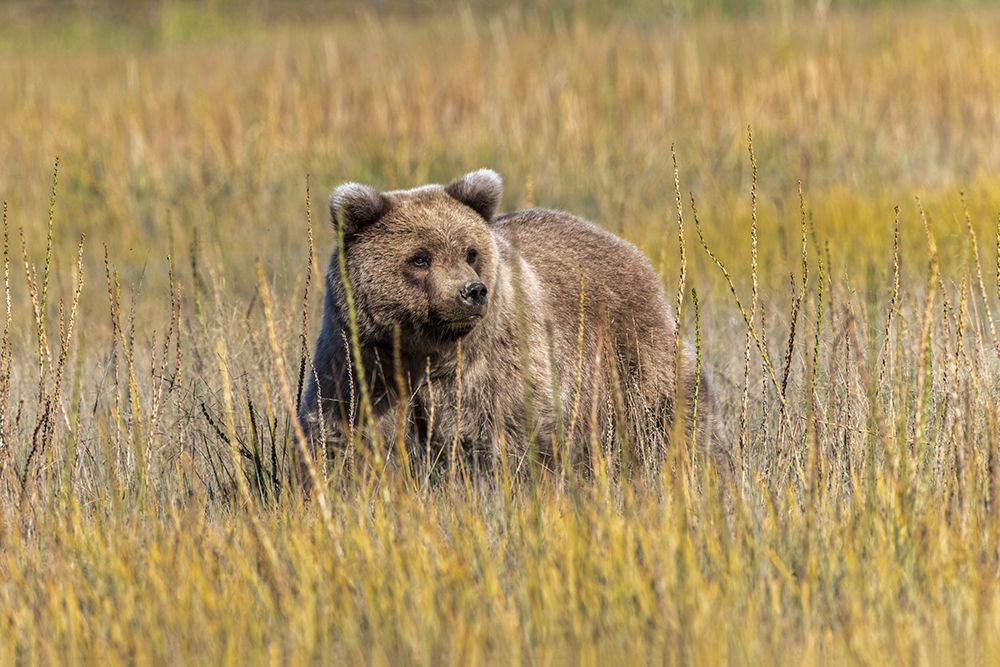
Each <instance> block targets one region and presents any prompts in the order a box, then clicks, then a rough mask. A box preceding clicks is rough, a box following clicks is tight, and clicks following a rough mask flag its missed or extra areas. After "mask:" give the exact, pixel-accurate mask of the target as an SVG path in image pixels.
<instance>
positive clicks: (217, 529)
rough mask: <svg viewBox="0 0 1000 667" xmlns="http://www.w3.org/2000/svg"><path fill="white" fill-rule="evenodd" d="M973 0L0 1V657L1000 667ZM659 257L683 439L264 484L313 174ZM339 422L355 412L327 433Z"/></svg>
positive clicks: (306, 251) (991, 308)
mask: <svg viewBox="0 0 1000 667" xmlns="http://www.w3.org/2000/svg"><path fill="white" fill-rule="evenodd" d="M997 35H1000V6H996V5H994V4H991V3H986V2H983V3H937V4H934V3H922V2H888V1H886V2H863V1H855V2H848V3H840V2H837V1H836V0H831V1H830V2H822V1H821V2H812V1H810V2H798V1H792V0H773V1H767V0H761V1H759V2H754V1H752V0H744V1H742V2H739V1H736V0H733V1H731V2H730V1H725V0H713V1H712V2H705V3H696V2H683V1H681V0H675V1H673V2H671V1H669V0H667V1H665V2H653V1H651V0H636V1H635V2H632V3H625V4H624V5H621V6H616V7H614V8H608V7H606V6H604V5H603V4H602V3H597V2H584V3H580V4H574V3H567V2H556V1H553V2H548V3H543V4H542V5H539V6H536V5H533V4H529V3H523V4H513V5H503V4H499V3H473V4H471V5H457V6H448V7H444V6H442V5H437V4H433V3H425V4H422V5H420V6H419V7H417V8H413V7H411V8H406V7H403V6H401V5H395V4H393V3H387V4H379V5H372V6H371V7H369V8H368V9H363V10H359V9H358V8H352V7H349V6H347V5H345V4H340V3H334V4H332V5H321V4H306V5H291V4H288V5H286V4H282V3H274V4H272V3H268V2H255V3H251V4H250V5H248V6H245V7H240V6H237V5H235V4H226V3H221V4H218V3H209V4H205V5H204V6H202V5H198V4H194V3H192V4H188V3H183V2H164V3H157V4H149V5H146V4H143V3H129V4H128V5H116V4H114V3H108V4H106V3H101V2H97V3H83V4H76V3H59V4H55V5H52V6H48V5H45V4H39V3H24V4H20V3H4V4H0V201H2V202H3V204H2V206H3V213H2V215H3V265H4V295H5V297H4V302H3V303H4V306H3V309H2V310H0V319H3V320H4V324H3V333H2V338H0V663H2V664H15V663H19V664H20V663H23V664H55V663H69V664H77V663H94V664H120V663H126V664H184V665H188V664H227V665H228V664H233V665H237V664H264V663H267V664H303V663H319V664H330V663H334V664H376V665H383V664H384V665H389V664H393V665H395V664H428V665H438V664H461V665H465V664H501V665H504V664H531V665H558V664H607V663H609V661H612V660H617V661H619V664H647V663H653V664H657V663H665V664H697V665H706V664H720V663H733V664H754V665H757V664H798V663H805V664H817V663H818V664H841V663H850V664H854V663H858V664H898V663H905V664H918V665H938V664H956V663H957V664H965V663H969V664H989V663H993V662H994V661H997V660H1000V459H998V454H1000V451H998V447H1000V422H998V420H1000V409H998V406H1000V334H998V331H997V327H998V326H1000V322H998V321H997V320H1000V254H998V253H1000V75H998V73H1000V41H998V40H997V39H996V36H997ZM484 166H488V167H491V168H493V169H495V170H497V171H498V172H499V173H500V174H501V175H503V176H504V178H505V187H506V191H505V208H506V209H507V210H512V209H516V208H523V207H526V206H530V205H538V206H545V207H551V208H560V209H565V210H569V211H572V212H575V213H578V214H581V215H584V216H586V217H588V218H590V219H592V220H595V221H597V222H598V223H600V224H601V225H603V226H605V227H607V228H608V229H611V230H613V231H615V232H616V233H618V234H620V235H622V236H623V237H625V238H626V239H628V240H630V241H632V242H634V243H635V244H636V245H637V246H638V247H640V248H641V249H642V250H643V251H645V252H646V253H647V255H648V256H649V257H650V258H651V259H652V261H653V263H654V265H655V266H656V268H657V269H658V270H659V271H660V272H661V275H662V278H663V281H664V285H665V287H666V289H667V293H668V294H669V295H670V296H671V299H672V300H673V301H674V303H675V305H676V307H677V308H678V311H679V319H680V322H681V328H682V330H683V332H684V336H685V337H686V339H687V340H688V341H690V343H691V345H692V346H694V347H696V349H697V354H698V358H699V359H700V362H701V363H702V364H703V367H704V368H705V369H706V371H707V373H708V375H709V377H710V378H711V379H712V381H713V383H714V385H715V387H716V388H717V391H718V393H719V399H720V402H721V405H722V414H723V420H722V421H723V431H724V438H725V441H726V442H727V443H728V444H729V446H730V448H731V451H732V453H733V457H734V460H735V462H736V471H735V474H734V475H733V476H732V477H722V478H720V477H719V476H718V475H716V474H715V472H714V470H713V469H712V467H711V466H710V465H708V464H707V462H706V461H704V460H701V458H700V457H699V455H698V454H697V449H696V448H695V447H694V446H692V444H693V443H691V442H687V441H681V439H678V441H677V442H676V443H674V446H672V447H671V451H670V452H669V453H668V456H667V461H666V463H665V464H664V465H663V466H662V467H661V468H660V469H658V470H655V471H651V470H641V471H640V470H634V469H632V468H630V467H629V466H628V465H625V464H624V462H625V461H626V460H627V458H628V451H627V448H619V449H616V448H614V447H610V446H609V447H608V448H606V449H601V450H599V452H598V455H596V456H595V458H594V463H593V469H592V470H591V471H590V473H589V474H580V473H578V472H574V471H567V470H560V469H554V470H550V469H545V468H543V467H541V466H537V465H532V464H530V463H529V464H527V466H526V467H527V469H520V470H512V467H513V466H512V465H511V464H509V463H508V462H504V463H503V465H500V466H498V467H497V469H496V470H495V471H494V472H492V473H488V474H485V473H484V474H480V475H443V476H434V477H432V476H429V475H422V474H414V473H413V472H412V471H411V470H410V469H409V468H407V466H405V465H404V464H403V463H402V461H401V456H400V452H399V451H397V450H395V449H393V448H392V447H389V446H387V447H386V448H384V449H381V450H374V449H373V448H371V447H367V446H365V441H364V440H360V439H359V441H358V446H357V448H356V449H354V450H353V453H352V455H351V456H340V457H335V458H333V459H331V460H330V461H328V462H327V463H326V464H325V465H323V466H322V468H321V470H320V472H321V474H322V475H323V476H324V478H325V480H326V484H325V485H324V486H323V487H322V488H321V489H320V490H318V491H317V492H316V493H315V494H314V495H313V497H312V498H311V499H310V500H308V501H307V500H305V499H303V496H302V494H301V492H300V491H299V490H298V489H297V488H295V487H294V486H293V485H291V484H290V483H289V481H290V480H289V477H290V474H291V465H290V458H289V457H290V452H291V448H292V447H293V446H294V443H293V438H294V433H293V428H292V425H293V415H294V414H295V404H296V402H297V400H298V396H299V392H300V389H301V377H302V376H301V372H302V371H301V369H302V368H303V363H304V361H303V360H304V359H306V358H307V357H308V354H309V347H310V346H311V345H312V342H313V340H314V337H315V335H316V332H317V330H318V325H319V321H320V315H321V307H322V274H323V272H324V270H325V267H326V263H327V261H328V258H329V254H330V252H331V250H332V248H333V245H334V242H335V239H336V234H335V231H334V230H333V229H332V228H331V225H330V220H329V215H328V212H327V198H328V196H329V194H330V192H331V190H332V189H333V188H334V187H335V186H336V185H338V184H339V183H342V182H344V181H349V180H354V181H361V182H366V183H371V184H372V185H375V186H377V187H383V188H387V189H388V188H397V187H411V186H414V185H418V184H422V183H427V182H446V181H448V180H450V179H452V178H454V177H456V176H458V175H460V174H462V173H465V172H466V171H469V170H472V169H476V168H479V167H484ZM359 423H361V422H359Z"/></svg>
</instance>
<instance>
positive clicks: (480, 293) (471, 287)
mask: <svg viewBox="0 0 1000 667" xmlns="http://www.w3.org/2000/svg"><path fill="white" fill-rule="evenodd" d="M458 296H459V298H461V299H462V303H464V304H465V305H467V306H482V305H483V304H485V303H486V285H484V284H482V283H480V282H473V283H465V284H464V285H462V289H460V290H458Z"/></svg>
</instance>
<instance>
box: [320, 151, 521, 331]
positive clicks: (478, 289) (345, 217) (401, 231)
mask: <svg viewBox="0 0 1000 667" xmlns="http://www.w3.org/2000/svg"><path fill="white" fill-rule="evenodd" d="M502 191H503V183H502V181H501V179H500V176H498V175H497V174H496V173H495V172H493V171H491V170H489V169H480V170H479V171H474V172H471V173H469V174H466V175H465V176H463V177H461V178H459V179H457V180H455V181H453V182H452V183H450V184H448V185H446V186H441V185H425V186H422V187H418V188H414V189H412V190H393V191H388V192H379V191H378V190H376V189H374V188H372V187H370V186H367V185H361V184H359V183H345V184H343V185H341V186H340V187H338V188H337V189H336V190H335V191H334V193H333V195H332V197H331V198H330V214H331V218H332V222H333V224H334V226H335V227H338V226H340V227H341V228H342V230H343V253H344V258H345V267H346V273H347V278H348V283H349V285H350V288H351V291H352V293H353V295H354V301H355V316H356V321H357V324H358V330H359V334H360V335H361V336H362V337H365V338H367V339H369V340H371V339H375V340H376V341H382V342H388V341H391V337H392V335H393V331H394V329H395V328H396V327H397V326H398V327H399V329H400V333H401V340H402V346H403V348H404V349H408V350H409V349H414V348H416V349H422V350H429V349H433V348H434V347H435V346H441V345H445V344H449V343H453V342H454V341H456V340H458V339H459V338H461V337H463V336H465V335H466V334H468V333H470V332H471V331H472V330H473V329H474V328H475V327H476V326H477V324H479V322H481V321H482V320H483V318H485V317H486V315H487V314H488V312H489V311H490V306H491V301H492V300H493V298H494V296H495V294H494V292H495V289H494V288H495V286H496V284H497V272H498V268H499V262H500V257H499V249H498V246H497V242H496V239H495V237H494V235H493V233H492V231H491V230H490V224H491V222H492V220H493V218H494V216H495V215H496V213H497V209H498V207H499V205H500V197H501V194H502ZM332 282H333V283H336V282H339V279H338V280H335V281H332ZM343 305H344V304H341V306H343Z"/></svg>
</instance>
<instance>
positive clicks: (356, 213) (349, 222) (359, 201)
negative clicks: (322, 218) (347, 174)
mask: <svg viewBox="0 0 1000 667" xmlns="http://www.w3.org/2000/svg"><path fill="white" fill-rule="evenodd" d="M388 210H389V200H388V199H387V198H386V196H385V195H383V194H382V193H381V192H379V191H377V190H376V189H375V188H373V187H371V186H368V185H362V184H360V183H344V184H343V185H341V186H340V187H338V188H337V189H336V190H334V191H333V194H332V195H331V196H330V220H331V221H332V222H333V226H334V227H336V226H337V224H338V220H339V221H340V222H342V223H343V225H344V233H345V234H354V233H356V232H358V231H360V230H361V229H363V228H364V227H367V226H368V225H370V224H372V223H373V222H375V221H377V220H378V219H379V218H381V217H382V216H383V215H385V213H386V211H388Z"/></svg>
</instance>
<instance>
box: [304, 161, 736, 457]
mask: <svg viewBox="0 0 1000 667" xmlns="http://www.w3.org/2000/svg"><path fill="white" fill-rule="evenodd" d="M502 189H503V186H502V181H501V179H500V177H499V176H498V175H497V174H496V173H495V172H493V171H491V170H488V169H480V170H479V171H474V172H471V173H469V174H466V175H465V176H463V177H462V178H459V179H458V180H456V181H454V182H452V183H451V184H449V185H447V186H440V185H425V186H422V187H418V188H414V189H411V190H393V191H389V192H379V191H377V190H375V189H374V188H371V187H369V186H367V185H360V184H358V183H345V184H344V185H341V186H340V187H338V188H337V189H336V191H335V192H334V193H333V195H332V197H331V199H330V214H331V218H332V221H333V224H334V227H335V229H336V228H338V227H339V229H340V231H341V235H340V238H342V244H340V243H338V244H337V245H338V247H337V248H335V249H334V251H333V256H332V258H331V260H330V265H329V270H328V271H327V274H326V277H325V283H326V285H325V286H326V296H325V305H324V313H323V324H322V330H321V332H320V334H319V339H318V341H317V343H316V350H315V355H314V358H313V361H312V366H311V368H309V369H308V371H307V375H308V382H307V386H306V390H305V394H304V395H303V400H302V403H301V408H300V411H299V420H300V423H301V425H302V427H303V430H304V432H305V434H306V437H307V439H308V442H309V444H310V445H311V446H312V447H313V448H314V449H313V451H314V452H315V447H316V445H317V444H318V443H319V442H320V441H321V440H324V441H334V442H336V441H340V442H343V441H345V440H347V439H348V438H350V437H353V436H350V435H349V434H355V433H363V434H364V437H365V438H366V439H367V440H366V441H367V442H369V443H373V442H374V443H381V445H380V446H382V447H384V448H385V450H384V451H386V452H387V451H389V448H390V447H392V446H393V444H394V443H396V442H402V443H404V446H405V447H406V450H407V451H406V453H407V455H408V456H409V460H410V462H411V464H412V463H414V462H420V461H424V462H426V463H428V464H431V465H434V464H435V462H438V463H440V462H442V461H451V462H452V463H454V459H455V458H456V457H459V458H460V459H461V461H462V464H463V465H465V463H466V462H467V461H470V460H472V461H479V462H486V463H489V462H496V461H498V460H499V459H500V457H502V456H506V463H507V465H509V466H510V467H511V469H523V468H524V464H525V463H526V462H529V461H532V460H534V461H538V462H541V463H542V464H543V465H551V466H554V465H569V466H573V465H582V466H585V467H586V466H588V465H590V464H591V463H592V458H591V457H592V455H593V453H594V452H595V451H596V448H603V451H610V450H612V449H613V450H614V451H617V452H619V453H620V454H622V455H623V456H625V455H627V456H630V457H631V460H636V461H646V462H656V461H657V460H658V459H659V458H660V457H661V456H662V454H663V452H664V451H665V447H666V445H667V442H668V440H669V439H670V437H671V436H672V435H673V434H675V433H683V434H685V438H688V439H690V438H691V437H693V439H694V441H695V442H696V443H698V444H699V446H700V449H701V450H702V451H707V452H710V453H711V454H712V455H713V458H715V459H716V460H717V461H720V460H727V458H728V454H727V453H726V452H724V451H723V450H722V448H721V447H719V446H718V437H717V408H716V403H715V397H714V395H713V393H712V390H711V388H710V387H709V384H708V382H707V380H706V378H705V377H704V374H699V373H697V372H696V363H695V358H694V355H693V354H692V353H691V351H690V350H689V349H686V348H685V347H684V346H683V345H679V343H678V341H677V332H676V326H675V322H674V315H673V310H672V308H671V306H670V305H669V303H668V301H667V297H666V294H665V293H664V289H663V286H662V284H661V281H660V279H659V277H658V276H657V274H656V272H655V271H654V270H653V268H652V266H651V265H650V264H649V262H648V261H647V259H646V258H645V257H644V256H643V255H642V253H640V252H639V250H637V249H636V248H635V247H634V246H633V245H631V244H630V243H627V242H626V241H623V240H622V239H620V238H618V237H617V236H615V235H614V234H611V233H610V232H608V231H605V230H604V229H601V228H600V227H598V226H596V225H595V224H593V223H591V222H588V221H586V220H583V219H581V218H579V217H576V216H574V215H571V214H569V213H564V212H561V211H554V210H545V209H540V208H533V209H527V210H521V211H515V212H512V213H504V214H502V215H500V214H498V208H499V205H500V198H501V193H502ZM341 253H342V256H341ZM343 276H346V279H347V280H346V285H345V281H344V280H342V277H343ZM675 360H677V361H678V362H679V367H678V368H679V372H677V371H676V370H675ZM677 379H679V381H680V384H677V382H676V381H675V380H677ZM362 381H363V382H364V386H362V385H361V382H362ZM678 400H680V401H681V405H682V406H683V409H682V410H680V411H678V410H676V405H677V401H678ZM366 401H367V405H365V402H366ZM678 412H680V413H681V414H682V415H683V422H680V423H678V428H677V429H675V428H674V427H673V424H674V421H675V417H676V416H677V413H678ZM372 425H374V428H372ZM400 429H402V431H400ZM372 431H374V432H372ZM334 451H336V449H335V448H334Z"/></svg>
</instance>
